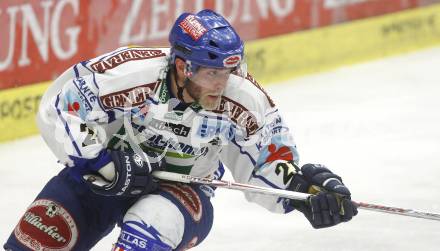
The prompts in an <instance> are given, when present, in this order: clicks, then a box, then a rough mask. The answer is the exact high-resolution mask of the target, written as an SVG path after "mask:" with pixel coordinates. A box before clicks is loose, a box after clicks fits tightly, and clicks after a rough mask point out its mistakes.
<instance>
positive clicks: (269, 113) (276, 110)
mask: <svg viewBox="0 0 440 251" xmlns="http://www.w3.org/2000/svg"><path fill="white" fill-rule="evenodd" d="M276 112H278V109H275V110H274V111H270V112H268V113H266V114H265V115H264V116H265V117H267V116H269V115H272V114H274V113H276Z"/></svg>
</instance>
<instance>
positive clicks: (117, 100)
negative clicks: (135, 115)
mask: <svg viewBox="0 0 440 251" xmlns="http://www.w3.org/2000/svg"><path fill="white" fill-rule="evenodd" d="M157 86H158V82H154V83H149V84H145V85H140V86H137V87H134V88H130V89H126V90H122V91H118V92H114V93H110V94H107V95H104V96H101V97H100V98H99V99H100V101H101V103H102V105H103V107H104V109H106V110H109V109H112V108H132V107H136V106H140V105H142V104H144V102H145V101H147V99H148V98H149V97H151V96H152V95H154V92H155V90H156V88H157Z"/></svg>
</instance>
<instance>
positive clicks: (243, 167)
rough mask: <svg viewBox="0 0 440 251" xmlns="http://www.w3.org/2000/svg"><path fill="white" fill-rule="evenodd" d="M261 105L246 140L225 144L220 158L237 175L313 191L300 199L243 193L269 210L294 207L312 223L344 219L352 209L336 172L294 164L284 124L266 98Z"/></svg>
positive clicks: (241, 178)
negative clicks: (253, 130)
mask: <svg viewBox="0 0 440 251" xmlns="http://www.w3.org/2000/svg"><path fill="white" fill-rule="evenodd" d="M264 110H265V112H264V113H263V114H265V115H264V117H263V118H262V119H261V124H260V127H259V130H257V131H256V133H255V134H253V135H251V136H250V137H249V139H247V140H241V141H240V140H235V141H234V142H235V143H234V144H229V145H228V147H227V149H228V150H226V151H225V153H226V154H225V157H224V158H223V160H226V161H227V163H226V164H227V166H228V167H230V169H231V171H232V173H233V176H234V178H235V179H236V180H237V181H240V182H247V183H249V184H252V185H257V186H267V187H272V188H277V189H286V190H293V191H299V192H312V193H316V196H314V197H312V199H311V200H310V201H308V202H305V203H301V202H294V201H292V200H289V199H283V198H276V197H273V196H267V195H261V194H256V193H246V198H247V199H248V200H250V201H253V202H256V203H258V204H260V205H262V206H263V207H265V208H267V209H269V210H270V211H273V212H279V213H287V212H290V211H292V210H293V209H297V210H299V211H301V212H302V213H304V215H305V216H306V217H307V219H308V220H309V221H310V223H311V224H312V226H313V227H315V228H322V227H328V226H332V225H336V224H338V223H339V222H344V221H348V220H350V219H351V218H352V217H353V216H354V215H356V213H357V210H356V207H355V205H353V204H352V203H351V200H350V192H349V190H348V188H347V187H346V186H344V184H343V183H342V180H341V178H340V177H339V176H337V175H335V174H333V173H332V172H331V171H330V170H328V169H327V168H325V167H323V166H320V165H312V164H308V165H304V166H303V167H302V168H298V167H297V163H298V160H299V157H298V152H297V150H296V145H295V143H294V141H293V137H292V136H291V134H290V132H289V128H288V127H287V126H286V125H285V123H284V121H283V119H282V117H281V116H280V114H279V113H278V110H277V109H276V107H275V106H270V104H269V103H268V102H266V103H265V106H264ZM260 113H261V112H260ZM253 143H255V144H253ZM312 188H314V189H312Z"/></svg>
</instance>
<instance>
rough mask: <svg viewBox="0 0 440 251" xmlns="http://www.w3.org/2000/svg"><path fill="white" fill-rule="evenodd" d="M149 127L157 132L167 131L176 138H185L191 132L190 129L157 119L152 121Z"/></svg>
mask: <svg viewBox="0 0 440 251" xmlns="http://www.w3.org/2000/svg"><path fill="white" fill-rule="evenodd" d="M149 125H151V126H152V127H153V128H156V129H158V130H161V131H169V132H172V133H173V134H175V135H177V136H183V137H187V136H188V134H189V131H190V130H191V128H190V127H188V126H184V125H182V124H174V123H171V122H165V121H160V120H157V119H152V121H151V122H150V123H149Z"/></svg>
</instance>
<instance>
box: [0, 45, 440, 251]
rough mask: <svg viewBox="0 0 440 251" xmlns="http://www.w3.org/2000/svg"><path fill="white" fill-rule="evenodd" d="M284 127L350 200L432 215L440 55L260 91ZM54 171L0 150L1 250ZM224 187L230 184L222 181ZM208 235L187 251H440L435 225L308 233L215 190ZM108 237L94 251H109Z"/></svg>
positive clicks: (375, 220)
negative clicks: (337, 178)
mask: <svg viewBox="0 0 440 251" xmlns="http://www.w3.org/2000/svg"><path fill="white" fill-rule="evenodd" d="M267 89H268V91H269V92H270V93H271V96H272V97H273V99H274V100H275V102H276V104H277V105H278V106H279V108H280V110H281V111H282V112H283V114H284V117H285V120H286V121H287V123H288V125H289V126H290V127H291V129H292V131H293V133H294V137H295V138H296V142H297V145H298V149H299V151H300V154H301V162H302V163H307V162H314V163H323V164H326V165H327V166H329V167H330V169H332V170H333V171H334V172H335V173H337V174H339V175H341V176H342V177H343V179H344V182H345V183H346V185H347V186H348V187H349V188H350V189H351V191H352V194H353V199H354V200H357V201H364V202H369V203H377V204H384V205H390V206H398V207H404V208H414V209H419V210H423V211H432V212H440V111H439V109H440V47H438V48H432V49H427V50H424V51H419V52H416V53H411V54H407V55H401V56H397V57H393V58H387V59H383V60H379V61H374V62H369V63H364V64H359V65H355V66H351V67H344V68H340V69H338V70H334V71H331V72H327V73H321V74H316V75H313V76H307V77H303V78H299V79H294V80H290V81H286V82H284V83H281V84H279V85H273V86H270V87H268V88H267ZM58 170H59V167H58V165H57V164H56V161H55V159H54V157H53V156H52V154H51V152H50V151H49V149H48V148H47V147H46V146H45V145H44V143H43V141H42V140H41V139H40V137H38V136H35V137H31V138H27V139H23V140H18V141H14V142H9V143H5V144H1V145H0V195H1V203H0V212H1V213H0V241H1V242H2V243H3V242H4V241H5V240H6V239H7V236H8V235H9V234H10V232H11V231H12V230H13V228H14V226H15V224H16V223H17V221H18V219H19V218H20V217H21V215H22V214H23V213H24V210H25V209H26V207H27V206H28V205H29V203H30V202H31V201H32V200H33V198H34V197H35V196H36V194H37V193H38V192H39V191H40V189H41V188H42V187H43V185H44V184H45V183H46V181H47V180H49V178H50V177H52V176H53V175H54V174H56V173H57V171H58ZM226 178H227V179H229V178H230V176H226ZM213 204H214V206H215V212H216V214H215V220H214V227H213V229H212V231H211V233H210V235H209V236H208V238H207V239H206V240H205V241H204V242H203V243H202V244H201V245H200V246H198V247H197V248H194V249H193V250H339V251H340V250H440V222H439V221H430V220H423V219H416V218H410V217H404V216H396V215H388V214H381V213H376V212H369V211H360V212H359V215H358V216H357V217H355V218H354V219H353V221H351V222H349V223H345V224H341V225H338V226H336V227H333V228H329V229H322V230H314V229H313V228H312V227H311V226H310V225H309V223H308V222H307V221H306V219H305V218H304V217H303V216H302V215H301V214H300V213H291V214H288V215H276V214H272V213H269V212H267V211H265V210H264V209H262V208H260V207H259V206H257V205H256V204H251V203H248V202H246V201H245V199H244V196H243V195H242V194H241V193H240V192H236V191H229V190H221V189H219V190H217V194H216V197H215V198H214V199H213ZM117 235H118V232H117V231H116V230H115V231H113V232H112V233H111V234H110V235H109V236H107V237H106V238H105V239H103V240H102V241H101V242H100V243H99V244H98V245H97V246H96V247H95V248H94V250H110V248H111V244H112V243H113V242H114V241H115V240H116V238H117Z"/></svg>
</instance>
